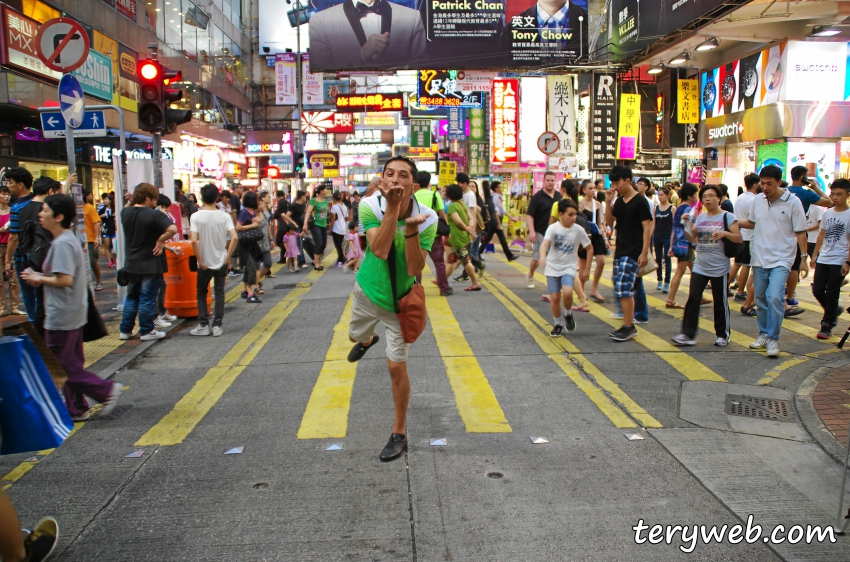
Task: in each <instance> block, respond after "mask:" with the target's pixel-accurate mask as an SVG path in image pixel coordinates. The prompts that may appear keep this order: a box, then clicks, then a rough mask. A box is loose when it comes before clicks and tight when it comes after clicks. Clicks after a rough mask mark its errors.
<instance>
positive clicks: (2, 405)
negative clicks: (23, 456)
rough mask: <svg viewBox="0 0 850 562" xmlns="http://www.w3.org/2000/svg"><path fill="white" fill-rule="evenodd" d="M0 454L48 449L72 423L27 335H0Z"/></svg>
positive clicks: (69, 430) (69, 432)
mask: <svg viewBox="0 0 850 562" xmlns="http://www.w3.org/2000/svg"><path fill="white" fill-rule="evenodd" d="M0 357H3V361H0V432H2V436H3V442H2V445H0V454H2V455H11V454H14V453H25V452H30V451H41V450H43V449H52V448H53V447H57V446H59V445H61V444H62V442H63V441H64V440H65V439H66V438H67V437H68V435H70V434H71V431H72V430H73V429H74V422H73V421H71V416H70V415H69V414H68V410H67V409H66V408H65V404H64V402H62V397H61V396H60V395H59V391H58V390H56V386H55V385H54V384H53V379H52V378H51V377H50V373H49V372H48V371H47V367H46V366H45V365H44V361H42V359H41V356H40V355H39V354H38V351H37V350H36V348H35V346H34V345H33V343H32V341H31V340H30V339H29V338H28V337H27V336H10V337H4V338H0Z"/></svg>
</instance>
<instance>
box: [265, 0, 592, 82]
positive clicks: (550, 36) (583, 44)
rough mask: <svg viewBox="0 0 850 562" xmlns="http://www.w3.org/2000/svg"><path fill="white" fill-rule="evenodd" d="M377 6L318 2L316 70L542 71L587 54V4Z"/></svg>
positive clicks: (524, 1) (313, 14)
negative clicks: (498, 68)
mask: <svg viewBox="0 0 850 562" xmlns="http://www.w3.org/2000/svg"><path fill="white" fill-rule="evenodd" d="M265 1H266V2H268V1H270V0H265ZM261 5H262V2H261ZM372 6H373V7H371V8H367V7H366V6H365V5H364V4H360V3H359V2H357V3H355V2H354V1H353V0H344V1H342V2H340V1H339V0H315V1H314V2H311V3H310V7H309V10H308V11H309V21H310V24H309V26H310V33H309V35H310V43H309V44H310V55H311V57H312V59H311V60H312V64H313V70H314V71H318V70H322V71H328V70H353V69H358V68H381V69H388V68H399V67H405V68H409V67H413V68H416V67H417V66H418V67H420V68H421V67H422V66H424V65H423V64H422V63H424V62H425V61H428V63H429V64H428V66H431V67H436V68H453V69H464V68H473V69H474V68H482V67H485V68H486V67H489V66H506V65H510V66H513V67H517V66H520V67H535V66H541V65H551V64H564V63H568V62H572V61H575V60H577V59H579V58H581V57H583V56H586V55H587V36H588V21H589V20H588V14H587V0H575V1H573V2H567V0H561V1H559V0H555V1H554V2H552V1H549V2H541V3H538V2H535V1H534V0H501V1H488V0H457V1H439V0H434V1H418V2H417V1H416V0H394V1H387V0H383V1H381V2H376V3H375V4H373V5H372ZM280 9H282V8H280ZM263 20H264V17H263V14H262V8H261V15H260V21H261V22H263ZM278 21H279V20H278ZM264 41H265V38H264V34H263V29H262V27H261V29H260V43H261V45H264V44H266V43H264Z"/></svg>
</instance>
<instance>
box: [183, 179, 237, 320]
mask: <svg viewBox="0 0 850 562" xmlns="http://www.w3.org/2000/svg"><path fill="white" fill-rule="evenodd" d="M217 198H218V188H216V186H214V185H212V184H207V185H205V186H204V187H202V188H201V201H202V202H203V204H204V206H203V208H202V209H201V210H199V211H198V212H196V213H195V214H193V215H192V218H191V226H190V227H189V240H191V241H192V250H194V252H195V257H196V258H197V259H198V322H199V323H198V326H197V327H196V328H194V329H192V330H191V331H190V332H189V333H190V334H192V335H193V336H208V335H210V326H209V311H208V310H207V290H208V288H209V284H210V280H213V282H214V287H213V300H214V301H215V302H214V313H213V325H212V335H213V336H216V337H217V336H220V335H221V334H222V329H221V321H222V320H223V319H224V284H225V281H226V279H227V264H228V263H230V256H231V255H233V251H234V250H235V249H236V244H237V243H238V242H239V239H238V238H237V237H236V229H235V228H234V227H233V219H231V218H230V214H229V213H222V212H221V211H219V210H218V209H217V208H216V206H215V202H216V199H217ZM228 237H229V238H230V242H229V243H228Z"/></svg>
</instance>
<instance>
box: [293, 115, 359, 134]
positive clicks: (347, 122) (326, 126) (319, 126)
mask: <svg viewBox="0 0 850 562" xmlns="http://www.w3.org/2000/svg"><path fill="white" fill-rule="evenodd" d="M301 132H302V133H353V132H354V114H353V113H337V112H336V111H305V112H304V116H303V117H302V118H301Z"/></svg>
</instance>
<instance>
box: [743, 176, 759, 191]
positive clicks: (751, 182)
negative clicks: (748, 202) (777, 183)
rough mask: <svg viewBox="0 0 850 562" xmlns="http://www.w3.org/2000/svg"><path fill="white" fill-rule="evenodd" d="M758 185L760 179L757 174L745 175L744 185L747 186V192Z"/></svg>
mask: <svg viewBox="0 0 850 562" xmlns="http://www.w3.org/2000/svg"><path fill="white" fill-rule="evenodd" d="M759 183H761V178H760V177H758V175H757V174H747V175H746V176H744V185H746V186H747V189H748V190H749V189H752V188H753V187H755V186H757V185H758V184H759Z"/></svg>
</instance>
